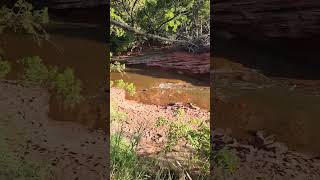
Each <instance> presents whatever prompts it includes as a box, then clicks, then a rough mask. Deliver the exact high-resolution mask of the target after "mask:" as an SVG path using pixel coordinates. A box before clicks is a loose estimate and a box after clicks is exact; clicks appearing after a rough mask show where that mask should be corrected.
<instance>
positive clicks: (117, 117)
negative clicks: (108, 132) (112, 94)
mask: <svg viewBox="0 0 320 180" xmlns="http://www.w3.org/2000/svg"><path fill="white" fill-rule="evenodd" d="M126 118H127V114H125V113H123V112H119V111H117V110H116V109H115V108H114V105H113V103H112V102H111V103H110V121H111V122H122V121H124V120H125V119H126Z"/></svg>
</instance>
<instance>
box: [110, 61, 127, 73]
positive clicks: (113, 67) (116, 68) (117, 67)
mask: <svg viewBox="0 0 320 180" xmlns="http://www.w3.org/2000/svg"><path fill="white" fill-rule="evenodd" d="M125 69H126V65H125V64H120V63H119V62H115V63H111V64H110V72H119V73H124V70H125Z"/></svg>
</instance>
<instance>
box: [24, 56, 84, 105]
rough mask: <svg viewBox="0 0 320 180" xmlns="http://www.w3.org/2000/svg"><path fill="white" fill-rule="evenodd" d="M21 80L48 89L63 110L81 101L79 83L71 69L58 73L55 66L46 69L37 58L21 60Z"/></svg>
mask: <svg viewBox="0 0 320 180" xmlns="http://www.w3.org/2000/svg"><path fill="white" fill-rule="evenodd" d="M22 64H23V67H24V68H23V70H24V72H23V76H22V78H23V80H24V81H25V82H27V83H30V82H31V83H33V84H37V85H39V86H44V87H48V88H49V89H50V90H51V91H52V92H53V93H54V95H55V96H56V97H57V98H58V99H59V100H60V101H62V102H63V105H64V107H65V108H73V107H74V106H75V105H77V104H79V103H81V102H82V101H83V99H84V98H83V97H82V95H81V91H82V88H81V81H80V80H79V79H77V78H76V77H75V74H74V71H73V70H72V69H71V68H66V69H65V70H64V71H63V72H59V70H58V68H57V67H56V66H52V67H51V66H50V67H47V66H46V65H44V64H43V63H42V59H41V58H40V57H38V56H34V57H27V58H25V59H23V61H22Z"/></svg>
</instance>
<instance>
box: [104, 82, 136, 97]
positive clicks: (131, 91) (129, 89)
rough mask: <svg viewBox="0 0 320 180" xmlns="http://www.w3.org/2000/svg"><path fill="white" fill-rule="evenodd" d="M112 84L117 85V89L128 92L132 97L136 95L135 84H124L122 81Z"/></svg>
mask: <svg viewBox="0 0 320 180" xmlns="http://www.w3.org/2000/svg"><path fill="white" fill-rule="evenodd" d="M110 84H112V85H113V84H115V86H116V87H117V88H120V89H124V90H126V92H128V93H129V95H130V96H133V95H135V94H136V87H135V85H134V84H133V83H128V82H124V81H123V80H122V79H118V80H115V81H114V82H112V83H110Z"/></svg>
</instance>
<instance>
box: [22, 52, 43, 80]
mask: <svg viewBox="0 0 320 180" xmlns="http://www.w3.org/2000/svg"><path fill="white" fill-rule="evenodd" d="M22 63H23V65H24V73H23V77H22V78H23V79H24V80H25V81H27V82H31V83H36V84H39V85H43V84H45V83H46V82H47V80H48V75H49V71H48V68H47V67H46V66H45V65H44V64H43V63H42V59H41V58H40V57H39V56H33V57H27V58H25V59H24V60H23V61H22Z"/></svg>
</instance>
